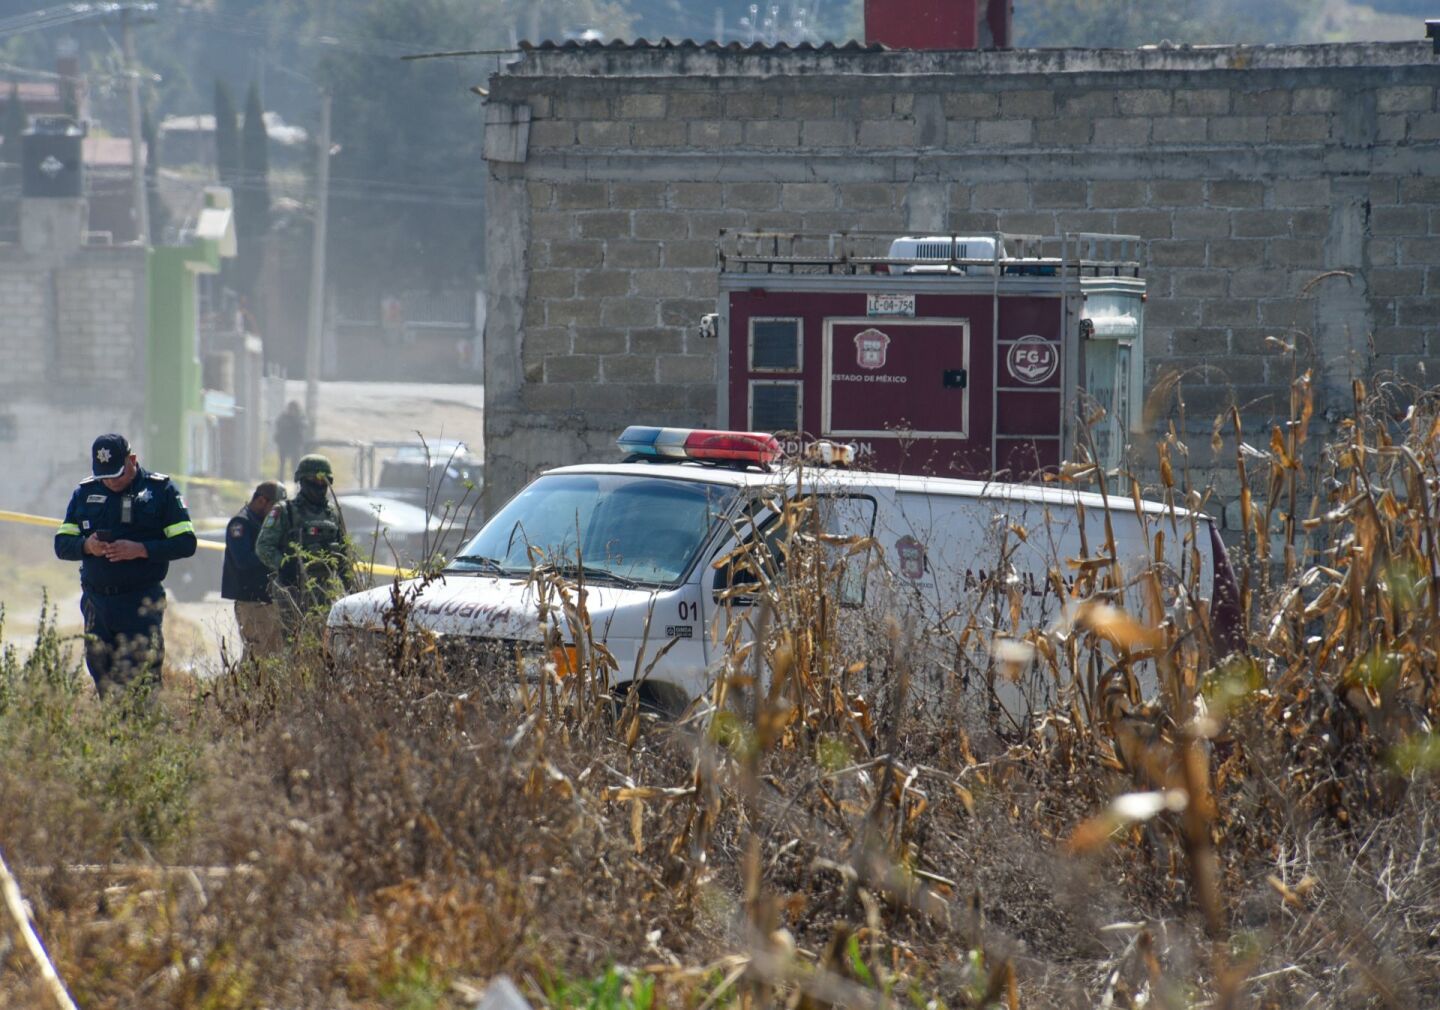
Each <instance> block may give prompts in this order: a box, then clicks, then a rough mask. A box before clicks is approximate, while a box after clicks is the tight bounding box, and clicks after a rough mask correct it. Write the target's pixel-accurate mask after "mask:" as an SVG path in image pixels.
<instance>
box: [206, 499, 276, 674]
mask: <svg viewBox="0 0 1440 1010" xmlns="http://www.w3.org/2000/svg"><path fill="white" fill-rule="evenodd" d="M284 500H285V488H284V487H283V486H282V485H280V484H278V483H276V482H275V481H273V480H267V481H262V482H261V483H260V484H257V485H256V487H255V492H254V494H252V495H251V496H250V500H249V501H248V502H246V503H245V504H244V505H242V506H241V507H240V511H239V512H236V513H235V515H234V516H233V517H232V518H231V520H230V522H229V524H228V525H227V526H226V527H225V568H224V570H223V572H222V573H221V576H220V595H221V597H222V598H224V599H227V600H234V601H235V623H236V624H237V625H239V627H240V640H241V642H242V643H243V644H244V650H245V651H244V652H243V654H242V655H241V657H240V662H241V663H242V664H243V663H247V662H249V661H250V660H254V659H260V658H263V657H265V656H273V655H275V654H276V653H277V652H279V650H280V645H281V631H280V619H279V617H278V616H277V615H276V613H275V607H274V606H272V605H271V602H270V569H268V568H266V567H265V563H264V562H263V561H261V560H260V558H259V557H258V556H257V555H256V554H255V538H256V537H258V536H259V535H260V526H261V525H262V524H263V523H264V522H265V517H266V516H268V515H269V514H270V509H271V507H272V506H273V505H274V504H275V503H276V502H283V501H284Z"/></svg>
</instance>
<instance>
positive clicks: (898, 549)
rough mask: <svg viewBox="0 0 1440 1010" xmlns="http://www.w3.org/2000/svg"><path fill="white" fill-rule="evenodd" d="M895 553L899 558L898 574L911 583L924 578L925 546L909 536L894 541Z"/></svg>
mask: <svg viewBox="0 0 1440 1010" xmlns="http://www.w3.org/2000/svg"><path fill="white" fill-rule="evenodd" d="M895 553H896V554H897V555H899V558H900V574H901V575H903V576H905V577H906V578H907V579H909V580H910V581H912V582H918V581H920V580H921V579H923V578H924V577H925V545H924V544H922V543H921V542H920V541H918V540H916V539H915V538H914V537H911V536H904V537H901V538H900V539H899V540H897V541H895Z"/></svg>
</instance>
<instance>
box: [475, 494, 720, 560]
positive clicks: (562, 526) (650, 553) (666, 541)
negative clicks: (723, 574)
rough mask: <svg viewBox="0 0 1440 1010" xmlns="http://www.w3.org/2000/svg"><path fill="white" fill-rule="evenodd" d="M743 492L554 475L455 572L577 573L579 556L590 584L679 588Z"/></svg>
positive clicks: (519, 500)
mask: <svg viewBox="0 0 1440 1010" xmlns="http://www.w3.org/2000/svg"><path fill="white" fill-rule="evenodd" d="M735 493H736V491H735V488H733V487H727V486H725V485H720V484H706V483H701V482H699V481H686V480H672V479H667V478H663V477H636V476H630V475H621V474H588V473H567V474H549V475H547V476H544V477H540V478H538V479H537V480H535V481H534V482H532V483H531V484H530V485H529V486H528V487H526V488H525V490H523V491H521V492H520V493H519V494H518V495H516V496H515V497H514V498H513V499H511V501H510V503H509V504H508V505H506V506H505V507H504V508H503V509H501V510H500V511H499V512H498V513H496V514H495V516H494V517H493V518H491V519H490V521H489V522H487V523H486V524H485V526H484V527H483V528H482V529H481V530H480V532H479V533H478V534H476V536H475V539H473V540H471V541H470V542H469V543H468V544H466V545H465V548H464V550H462V551H461V552H460V554H459V556H457V557H456V558H455V560H454V562H453V563H452V565H451V568H452V570H454V571H474V572H476V573H478V574H499V575H524V574H527V573H529V572H530V570H531V567H532V565H540V564H544V565H552V566H555V567H556V568H559V569H562V570H568V569H573V568H574V566H575V564H576V557H577V554H578V556H579V560H580V563H581V565H583V567H584V575H585V578H586V579H587V580H593V581H597V582H604V581H606V580H609V581H612V582H615V583H619V584H622V585H624V584H631V583H636V584H643V585H649V586H656V585H672V584H674V583H676V582H678V581H679V580H680V578H681V577H683V576H684V574H685V573H686V572H687V571H688V570H689V569H690V564H691V561H692V560H693V559H694V557H695V554H696V552H697V551H699V550H700V548H701V546H702V545H703V544H704V543H705V540H706V537H707V536H708V535H709V533H710V531H711V530H712V529H713V528H714V526H715V522H716V520H717V519H719V518H720V517H721V516H722V515H724V514H726V513H727V512H728V511H729V509H730V507H731V505H732V503H733V502H734V500H735ZM577 545H578V550H577Z"/></svg>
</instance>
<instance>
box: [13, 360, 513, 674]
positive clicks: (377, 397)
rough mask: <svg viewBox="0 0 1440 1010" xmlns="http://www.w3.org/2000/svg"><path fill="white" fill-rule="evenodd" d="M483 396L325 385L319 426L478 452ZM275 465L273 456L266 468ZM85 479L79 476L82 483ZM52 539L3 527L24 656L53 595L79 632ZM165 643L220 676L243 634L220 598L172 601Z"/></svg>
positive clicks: (473, 389) (71, 630)
mask: <svg viewBox="0 0 1440 1010" xmlns="http://www.w3.org/2000/svg"><path fill="white" fill-rule="evenodd" d="M285 392H286V397H287V398H288V399H295V400H299V401H301V402H302V403H303V402H304V399H305V383H304V382H287V383H286V389H285ZM483 395H484V390H483V387H481V386H474V385H447V384H441V383H404V382H326V383H322V384H321V386H320V409H319V411H318V415H319V416H318V418H317V420H318V423H317V425H316V428H317V432H318V434H319V436H320V437H321V438H323V439H330V440H337V441H338V440H351V441H373V440H376V439H409V438H413V437H415V432H416V431H417V430H418V431H420V432H421V433H423V434H424V436H425V437H426V438H427V439H430V440H435V439H441V438H445V439H459V440H461V441H464V442H465V443H466V444H467V445H469V446H470V448H471V449H472V450H473V451H475V452H477V453H479V452H481V451H482V448H481V435H482V427H481V422H482V420H483V416H484V415H483V412H482V400H483ZM141 448H142V451H143V447H141ZM333 455H334V463H335V467H336V471H337V473H336V477H337V482H338V483H339V484H340V485H341V486H342V487H344V486H345V484H346V482H347V481H348V480H350V479H351V476H352V474H353V472H354V460H353V455H347V454H346V453H345V452H343V451H336V452H334V453H333ZM141 462H142V463H143V462H144V459H143V456H142V459H141ZM274 465H275V460H274V454H273V451H272V452H271V454H270V455H269V457H268V459H267V461H266V467H267V470H270V469H273V467H274ZM272 475H273V474H272ZM81 476H83V474H77V475H76V479H77V480H78V479H79V478H80V477H81ZM287 477H288V475H287ZM287 483H288V481H287ZM9 507H13V506H11V505H9V504H7V503H5V502H3V501H0V508H9ZM64 507H65V502H64V501H63V500H61V501H56V502H55V503H54V504H53V506H52V508H51V509H50V511H51V512H53V513H54V514H55V515H56V516H58V515H59V514H60V513H61V512H62V511H63V510H64ZM196 518H197V519H202V518H204V517H200V516H197V517H196ZM212 518H213V517H212ZM51 538H52V531H51V530H49V529H45V528H40V527H34V526H12V525H6V524H3V523H0V608H3V613H4V624H3V628H0V634H3V643H4V644H5V645H14V646H15V647H16V648H17V649H20V650H22V651H23V650H26V649H27V648H28V647H29V645H30V643H31V640H32V639H33V637H34V634H35V629H36V625H37V624H38V622H39V617H40V608H41V604H42V601H43V600H45V599H46V594H47V593H48V599H49V603H50V606H51V607H53V608H54V612H55V614H56V617H57V623H58V626H59V627H60V629H61V630H62V631H63V632H65V633H66V634H69V635H78V634H79V632H80V586H79V576H78V573H77V571H76V568H77V566H75V565H73V564H69V563H66V562H62V561H58V560H56V559H55V556H54V554H53V553H52V548H51ZM185 563H186V562H184V561H180V562H177V563H176V566H178V565H183V564H185ZM165 638H166V649H167V653H168V657H167V662H168V663H169V665H171V666H174V667H176V668H179V669H187V670H190V671H192V672H193V673H195V674H196V675H198V676H212V675H214V674H215V673H216V672H218V671H219V669H220V657H221V646H222V643H223V644H224V647H225V649H226V650H227V652H228V654H229V655H231V656H234V655H236V654H237V648H238V635H237V633H236V628H235V618H234V614H233V610H232V606H231V604H230V602H229V601H228V600H221V599H219V597H218V596H216V595H214V594H211V596H210V597H209V598H208V599H206V600H205V601H203V602H198V603H182V602H179V601H176V600H173V599H172V600H171V603H170V606H169V608H168V609H167V612H166V616H165Z"/></svg>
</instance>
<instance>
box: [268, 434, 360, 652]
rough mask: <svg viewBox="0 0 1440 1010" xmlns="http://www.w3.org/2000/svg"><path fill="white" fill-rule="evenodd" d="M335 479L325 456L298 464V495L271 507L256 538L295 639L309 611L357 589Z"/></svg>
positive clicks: (282, 616)
mask: <svg viewBox="0 0 1440 1010" xmlns="http://www.w3.org/2000/svg"><path fill="white" fill-rule="evenodd" d="M334 479H335V478H334V471H333V470H332V468H331V466H330V461H329V460H328V459H326V458H325V457H324V456H320V455H315V454H311V455H307V456H302V457H301V458H300V462H299V463H298V464H296V466H295V482H296V484H297V493H296V494H294V495H292V496H291V497H290V498H289V499H288V500H287V501H283V502H279V503H277V504H276V505H275V507H274V508H272V509H271V510H270V514H269V515H268V516H266V517H265V524H264V525H263V526H261V527H260V535H259V536H258V537H256V539H255V554H256V556H257V557H258V558H259V559H260V561H261V562H262V563H263V564H264V565H265V567H266V568H268V569H270V571H271V572H272V573H273V575H272V584H271V593H270V595H271V597H272V598H273V599H274V601H275V606H276V607H277V608H278V610H279V615H280V621H281V624H282V625H283V627H284V628H285V633H286V636H287V637H288V638H290V639H292V640H293V639H294V638H295V637H296V635H297V633H298V632H299V630H300V626H301V622H302V620H303V619H304V617H305V615H306V614H308V613H310V612H312V611H314V610H317V609H320V608H326V607H328V606H329V605H330V604H331V603H333V602H334V601H335V600H336V599H337V598H339V597H340V596H341V595H343V594H344V593H346V592H350V591H352V590H353V589H354V588H355V587H356V582H355V574H354V570H353V568H352V566H351V562H350V540H349V538H348V537H347V536H346V533H345V521H344V519H343V518H342V517H341V515H340V508H339V506H338V505H337V504H335V502H333V501H332V500H331V498H330V484H331V482H332V481H333V480H334Z"/></svg>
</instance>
